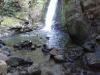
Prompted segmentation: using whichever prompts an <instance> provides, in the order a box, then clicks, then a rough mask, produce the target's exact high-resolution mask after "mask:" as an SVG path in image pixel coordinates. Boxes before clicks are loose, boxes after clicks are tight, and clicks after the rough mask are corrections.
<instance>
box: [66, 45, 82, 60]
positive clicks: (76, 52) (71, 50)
mask: <svg viewBox="0 0 100 75" xmlns="http://www.w3.org/2000/svg"><path fill="white" fill-rule="evenodd" d="M83 53H84V52H83V48H81V47H79V46H72V47H68V48H67V50H66V51H65V52H64V57H65V59H66V61H69V62H73V61H74V60H76V59H77V58H78V57H80V56H81V55H82V54H83Z"/></svg>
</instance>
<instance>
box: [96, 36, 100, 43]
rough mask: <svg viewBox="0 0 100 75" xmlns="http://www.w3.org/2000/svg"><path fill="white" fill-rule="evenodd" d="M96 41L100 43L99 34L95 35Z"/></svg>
mask: <svg viewBox="0 0 100 75" xmlns="http://www.w3.org/2000/svg"><path fill="white" fill-rule="evenodd" d="M96 42H97V43H99V44H100V35H98V36H97V37H96Z"/></svg>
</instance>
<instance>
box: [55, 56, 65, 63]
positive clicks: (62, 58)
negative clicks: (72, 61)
mask: <svg viewBox="0 0 100 75" xmlns="http://www.w3.org/2000/svg"><path fill="white" fill-rule="evenodd" d="M54 60H55V61H56V62H65V59H64V56H63V55H56V56H54Z"/></svg>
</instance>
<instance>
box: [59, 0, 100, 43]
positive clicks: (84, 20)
mask: <svg viewBox="0 0 100 75" xmlns="http://www.w3.org/2000/svg"><path fill="white" fill-rule="evenodd" d="M99 7H100V1H98V0H67V1H66V0H63V1H62V11H61V12H63V15H62V17H63V22H64V26H65V27H66V29H67V31H68V33H69V35H70V37H71V38H72V40H73V41H74V42H76V43H80V44H81V43H84V42H85V41H86V40H88V39H89V37H91V35H92V34H93V33H100V25H99V24H100V23H99V19H100V18H99V15H100V14H99V12H100V11H99ZM91 33H92V34H91Z"/></svg>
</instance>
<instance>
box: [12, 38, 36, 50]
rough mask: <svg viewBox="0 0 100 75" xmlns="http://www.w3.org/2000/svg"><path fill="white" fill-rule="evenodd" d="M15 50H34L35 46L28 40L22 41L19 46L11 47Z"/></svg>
mask: <svg viewBox="0 0 100 75" xmlns="http://www.w3.org/2000/svg"><path fill="white" fill-rule="evenodd" d="M13 47H14V48H15V49H19V50H35V49H36V45H35V44H33V43H32V42H31V41H30V40H29V41H28V40H26V41H22V42H20V43H19V44H16V45H14V46H13Z"/></svg>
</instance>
